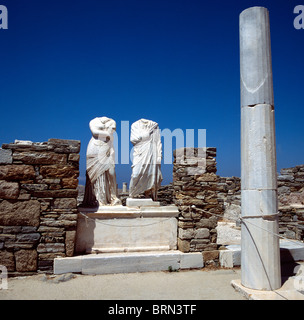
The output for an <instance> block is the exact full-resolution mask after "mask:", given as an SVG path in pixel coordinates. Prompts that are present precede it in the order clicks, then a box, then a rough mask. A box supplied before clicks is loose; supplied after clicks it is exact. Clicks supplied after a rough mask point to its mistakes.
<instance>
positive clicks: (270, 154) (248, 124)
mask: <svg viewBox="0 0 304 320" xmlns="http://www.w3.org/2000/svg"><path fill="white" fill-rule="evenodd" d="M240 68H241V70H240V71H241V74H240V76H241V182H242V183H241V189H242V242H241V246H242V257H241V265H242V272H241V282H242V285H243V286H245V287H247V288H251V289H256V290H275V289H278V288H280V287H281V269H280V247H279V238H278V237H277V236H276V235H274V233H276V234H278V213H277V212H278V202H277V173H276V172H277V169H276V146H275V124H274V100H273V81H272V63H271V43H270V25H269V13H268V10H267V9H266V8H263V7H252V8H249V9H246V10H244V11H243V12H242V13H241V14H240Z"/></svg>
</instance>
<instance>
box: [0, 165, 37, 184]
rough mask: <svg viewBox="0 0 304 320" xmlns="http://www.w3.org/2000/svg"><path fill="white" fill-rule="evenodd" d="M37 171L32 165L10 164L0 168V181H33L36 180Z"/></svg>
mask: <svg viewBox="0 0 304 320" xmlns="http://www.w3.org/2000/svg"><path fill="white" fill-rule="evenodd" d="M35 176H36V175H35V170H34V167H33V166H30V165H16V164H8V165H4V166H0V180H6V181H12V180H31V179H35Z"/></svg>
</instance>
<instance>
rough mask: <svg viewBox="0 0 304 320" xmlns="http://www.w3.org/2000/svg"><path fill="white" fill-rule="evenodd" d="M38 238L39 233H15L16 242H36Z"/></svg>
mask: <svg viewBox="0 0 304 320" xmlns="http://www.w3.org/2000/svg"><path fill="white" fill-rule="evenodd" d="M39 239H40V233H38V232H35V233H20V234H18V235H17V242H22V243H37V242H38V240H39Z"/></svg>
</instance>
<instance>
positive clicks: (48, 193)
mask: <svg viewBox="0 0 304 320" xmlns="http://www.w3.org/2000/svg"><path fill="white" fill-rule="evenodd" d="M77 195H78V191H77V190H75V189H59V190H44V191H34V192H33V196H34V197H37V198H74V197H75V198H77Z"/></svg>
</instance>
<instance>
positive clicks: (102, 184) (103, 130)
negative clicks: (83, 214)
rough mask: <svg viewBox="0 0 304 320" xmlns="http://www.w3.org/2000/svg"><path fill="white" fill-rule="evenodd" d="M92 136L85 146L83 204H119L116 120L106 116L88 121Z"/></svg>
mask: <svg viewBox="0 0 304 320" xmlns="http://www.w3.org/2000/svg"><path fill="white" fill-rule="evenodd" d="M89 126H90V130H91V132H92V138H91V140H90V142H89V144H88V148H87V170H86V186H85V195H84V201H83V205H85V206H102V205H116V204H121V202H120V200H119V199H118V198H117V184H116V174H115V152H114V147H113V133H114V131H115V130H116V122H115V121H114V120H113V119H110V118H107V117H97V118H95V119H93V120H91V121H90V124H89Z"/></svg>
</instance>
